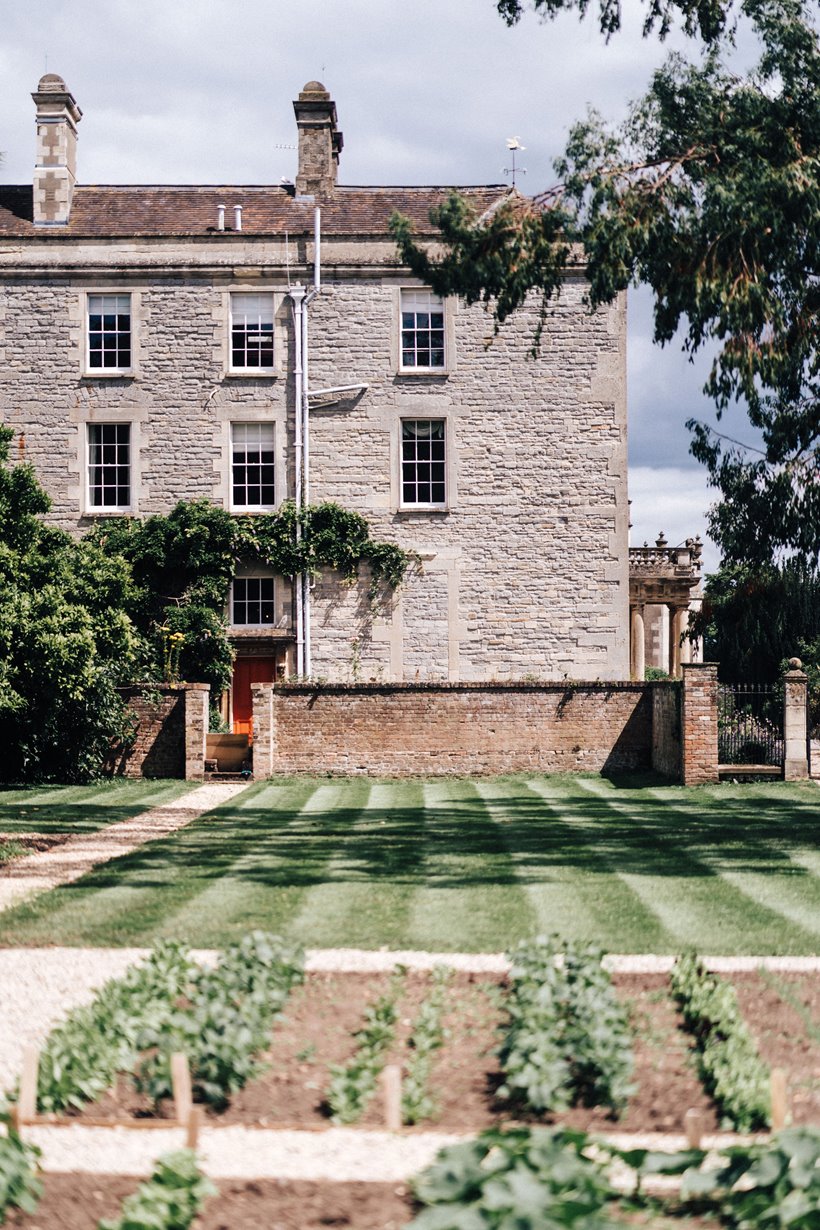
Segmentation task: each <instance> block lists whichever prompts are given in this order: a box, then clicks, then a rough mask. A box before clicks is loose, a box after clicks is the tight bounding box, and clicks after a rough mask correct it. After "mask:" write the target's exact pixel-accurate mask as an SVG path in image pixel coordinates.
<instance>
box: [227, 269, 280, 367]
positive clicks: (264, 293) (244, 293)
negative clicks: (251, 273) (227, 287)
mask: <svg viewBox="0 0 820 1230" xmlns="http://www.w3.org/2000/svg"><path fill="white" fill-rule="evenodd" d="M239 298H246V299H247V298H253V299H263V298H265V299H269V300H270V313H271V317H270V323H271V332H270V338H271V343H270V349H271V361H270V365H268V366H263V365H261V364H260V365H258V366H254V365H252V364H244V365H239V366H235V365H234V361H233V327H234V323H233V322H234V300H236V299H239ZM276 334H277V328H276V295H275V294H274V292H273V291H272V290H232V291H229V292H228V366H227V370H228V372H229V373H230V375H232V376H275V375H276V372H277V366H278V361H277V337H276Z"/></svg>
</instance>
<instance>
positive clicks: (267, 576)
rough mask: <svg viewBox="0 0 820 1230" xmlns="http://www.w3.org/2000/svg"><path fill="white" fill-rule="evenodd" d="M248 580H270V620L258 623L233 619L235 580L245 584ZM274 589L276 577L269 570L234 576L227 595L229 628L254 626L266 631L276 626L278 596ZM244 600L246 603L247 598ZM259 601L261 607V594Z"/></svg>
mask: <svg viewBox="0 0 820 1230" xmlns="http://www.w3.org/2000/svg"><path fill="white" fill-rule="evenodd" d="M248 581H269V582H270V586H271V599H270V604H271V611H272V618H271V619H270V620H266V621H264V622H260V623H250V622H248V623H237V622H236V621H235V619H234V612H235V609H236V605H235V604H236V585H237V582H242V583H243V584H247V582H248ZM276 591H277V584H276V578H275V577H274V575H273V573H271V572H250V573H244V574H242V575H240V576H235V577H234V579H233V581H232V582H231V592H230V595H229V601H230V615H229V620H228V622H229V625H230V627H231V628H254V629H256V628H264V629H266V630H267V631H270V630H271V629H273V628H275V627H276V600H277V596H278V595H277V592H276ZM245 601H246V603H247V601H248V600H247V598H246V600H245ZM259 603H260V607H261V605H262V598H261V594H260V598H259Z"/></svg>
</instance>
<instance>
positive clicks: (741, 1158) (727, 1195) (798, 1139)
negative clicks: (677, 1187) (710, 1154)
mask: <svg viewBox="0 0 820 1230" xmlns="http://www.w3.org/2000/svg"><path fill="white" fill-rule="evenodd" d="M721 1158H722V1159H723V1160H722V1163H721V1165H720V1166H719V1167H718V1168H717V1169H711V1170H705V1171H704V1170H702V1169H697V1170H694V1169H693V1170H688V1171H687V1172H686V1173H685V1174H684V1176H683V1183H682V1188H681V1195H682V1196H683V1198H684V1199H688V1200H691V1201H693V1202H697V1203H701V1204H702V1203H704V1202H706V1201H708V1202H709V1203H710V1204H711V1205H713V1206H715V1207H716V1209H717V1211H718V1212H719V1214H720V1217H721V1220H722V1221H723V1223H724V1225H726V1226H729V1227H737V1230H746V1228H747V1227H748V1228H751V1227H761V1230H762V1228H763V1227H769V1228H771V1230H775V1228H777V1227H784V1228H785V1227H787V1226H788V1227H789V1230H816V1227H817V1226H818V1225H820V1132H818V1130H817V1128H791V1129H788V1130H786V1131H784V1132H780V1133H778V1135H777V1136H776V1137H775V1139H774V1140H773V1141H771V1143H769V1144H765V1145H745V1146H742V1147H736V1148H732V1149H724V1150H723V1151H722V1153H721Z"/></svg>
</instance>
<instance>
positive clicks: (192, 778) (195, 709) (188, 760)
mask: <svg viewBox="0 0 820 1230" xmlns="http://www.w3.org/2000/svg"><path fill="white" fill-rule="evenodd" d="M181 690H182V691H183V693H184V704H185V710H184V712H185V780H186V782H201V781H203V780H204V778H205V739H206V736H207V734H208V707H209V706H208V702H209V700H210V694H211V689H210V687H209V685H208V684H207V683H184V684H182V685H181Z"/></svg>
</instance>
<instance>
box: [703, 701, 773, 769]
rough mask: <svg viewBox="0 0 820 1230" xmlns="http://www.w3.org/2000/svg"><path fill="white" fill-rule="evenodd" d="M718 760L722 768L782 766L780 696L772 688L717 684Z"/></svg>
mask: <svg viewBox="0 0 820 1230" xmlns="http://www.w3.org/2000/svg"><path fill="white" fill-rule="evenodd" d="M718 760H719V762H720V763H721V764H726V765H746V764H756V765H782V763H783V695H782V692H781V691H780V689H779V688H777V687H776V686H775V685H774V684H756V683H730V684H726V683H722V684H720V686H719V688H718Z"/></svg>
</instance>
